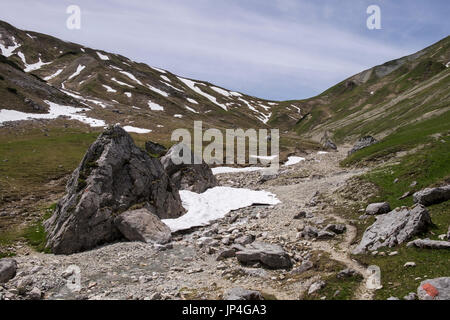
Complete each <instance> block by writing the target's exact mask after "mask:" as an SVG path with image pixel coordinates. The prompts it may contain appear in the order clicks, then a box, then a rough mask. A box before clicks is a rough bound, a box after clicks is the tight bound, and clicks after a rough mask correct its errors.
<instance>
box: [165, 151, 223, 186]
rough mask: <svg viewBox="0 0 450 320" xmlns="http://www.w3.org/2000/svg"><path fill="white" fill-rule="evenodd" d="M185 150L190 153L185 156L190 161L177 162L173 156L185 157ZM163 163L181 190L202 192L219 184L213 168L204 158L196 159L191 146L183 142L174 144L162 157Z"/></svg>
mask: <svg viewBox="0 0 450 320" xmlns="http://www.w3.org/2000/svg"><path fill="white" fill-rule="evenodd" d="M184 152H189V153H190V155H188V156H187V157H184V158H186V159H187V160H189V161H187V162H188V163H180V164H178V163H175V162H174V161H173V157H174V156H175V157H179V158H183V156H184ZM161 163H162V165H163V167H164V170H166V172H167V174H168V175H169V176H170V178H171V180H172V181H173V183H174V184H175V185H176V186H177V188H178V189H180V190H189V191H192V192H197V193H202V192H204V191H206V190H207V189H209V188H213V187H216V186H217V185H218V182H217V180H216V177H215V176H214V175H213V173H212V170H211V168H210V167H209V166H208V165H207V164H206V163H205V162H204V161H203V160H201V161H200V160H198V159H196V157H195V155H194V153H193V152H192V151H191V150H190V148H189V147H188V146H186V145H185V144H183V143H179V144H176V145H174V146H172V147H171V148H170V149H169V151H167V153H166V155H165V156H164V157H162V158H161ZM196 163H197V164H196Z"/></svg>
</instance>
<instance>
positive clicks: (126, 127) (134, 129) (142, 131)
mask: <svg viewBox="0 0 450 320" xmlns="http://www.w3.org/2000/svg"><path fill="white" fill-rule="evenodd" d="M123 130H125V131H126V132H134V133H150V132H152V130H150V129H142V128H136V127H132V126H125V127H123Z"/></svg>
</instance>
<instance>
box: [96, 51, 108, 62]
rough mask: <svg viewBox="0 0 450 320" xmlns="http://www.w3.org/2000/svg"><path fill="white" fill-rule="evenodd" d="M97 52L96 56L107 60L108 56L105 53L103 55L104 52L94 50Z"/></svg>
mask: <svg viewBox="0 0 450 320" xmlns="http://www.w3.org/2000/svg"><path fill="white" fill-rule="evenodd" d="M96 53H97V55H98V57H99V58H100V59H102V60H109V57H108V56H106V55H104V54H101V53H100V52H98V51H97V52H96Z"/></svg>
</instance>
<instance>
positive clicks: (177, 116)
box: [173, 114, 183, 118]
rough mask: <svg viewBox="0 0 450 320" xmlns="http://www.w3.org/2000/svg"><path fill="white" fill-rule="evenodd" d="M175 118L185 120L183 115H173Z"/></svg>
mask: <svg viewBox="0 0 450 320" xmlns="http://www.w3.org/2000/svg"><path fill="white" fill-rule="evenodd" d="M173 116H174V117H175V118H183V115H182V114H174V115H173Z"/></svg>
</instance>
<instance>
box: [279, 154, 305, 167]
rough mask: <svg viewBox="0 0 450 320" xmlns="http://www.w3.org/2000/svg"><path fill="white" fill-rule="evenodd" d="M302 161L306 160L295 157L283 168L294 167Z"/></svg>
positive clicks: (289, 158)
mask: <svg viewBox="0 0 450 320" xmlns="http://www.w3.org/2000/svg"><path fill="white" fill-rule="evenodd" d="M301 161H305V158H302V157H295V156H292V157H288V161H286V162H285V164H283V166H284V167H287V166H292V165H294V164H297V163H299V162H301Z"/></svg>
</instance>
